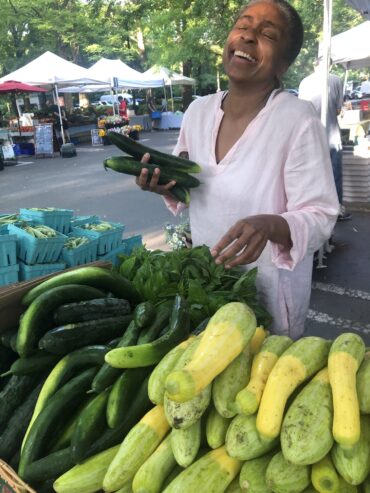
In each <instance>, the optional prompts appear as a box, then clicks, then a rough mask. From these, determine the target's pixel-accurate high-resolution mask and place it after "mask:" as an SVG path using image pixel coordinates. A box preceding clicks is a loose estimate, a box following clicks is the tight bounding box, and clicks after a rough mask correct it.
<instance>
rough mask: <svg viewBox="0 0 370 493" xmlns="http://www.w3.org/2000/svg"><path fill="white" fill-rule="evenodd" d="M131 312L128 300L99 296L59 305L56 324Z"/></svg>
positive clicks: (55, 319) (85, 320) (55, 314)
mask: <svg viewBox="0 0 370 493" xmlns="http://www.w3.org/2000/svg"><path fill="white" fill-rule="evenodd" d="M130 312H131V307H130V304H129V302H128V301H127V300H123V299H120V298H97V299H96V300H87V301H78V302H75V303H67V304H66V305H61V306H59V307H58V308H57V309H56V310H55V311H54V322H55V324H56V325H64V324H73V323H76V322H88V321H89V320H97V319H99V318H107V317H115V316H118V315H128V314H129V313H130Z"/></svg>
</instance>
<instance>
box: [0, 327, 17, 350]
mask: <svg viewBox="0 0 370 493" xmlns="http://www.w3.org/2000/svg"><path fill="white" fill-rule="evenodd" d="M17 334H18V327H13V328H12V329H9V330H6V331H5V332H3V333H2V334H1V335H0V342H1V344H2V345H3V346H5V347H7V348H10V349H11V348H12V345H11V340H12V338H13V337H14V336H16V335H17Z"/></svg>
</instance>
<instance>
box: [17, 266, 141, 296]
mask: <svg viewBox="0 0 370 493" xmlns="http://www.w3.org/2000/svg"><path fill="white" fill-rule="evenodd" d="M65 284H79V285H87V286H93V287H96V288H98V289H101V290H104V291H107V292H110V293H113V294H114V295H115V296H117V298H123V299H124V300H128V301H129V302H130V303H133V304H134V305H136V304H137V303H139V302H140V301H141V300H140V296H139V294H138V292H137V291H136V289H135V288H134V286H133V285H132V284H131V282H130V281H129V280H128V279H126V278H125V277H123V276H121V275H120V274H118V273H117V272H114V271H111V270H108V269H103V268H102V267H94V266H86V267H80V268H78V269H74V270H71V271H68V272H62V273H61V274H58V275H56V276H54V277H51V278H50V279H47V280H46V281H44V282H42V283H41V284H39V285H38V286H35V287H34V288H32V289H30V291H28V293H26V294H25V296H24V297H23V298H22V304H23V305H29V304H30V303H31V302H32V301H33V300H34V299H35V298H37V297H38V296H39V295H40V294H42V293H45V292H46V291H49V290H50V289H51V288H54V287H57V286H64V285H65ZM99 297H100V296H96V298H99ZM71 301H82V299H80V300H71ZM64 303H69V301H64ZM61 304H62V303H61Z"/></svg>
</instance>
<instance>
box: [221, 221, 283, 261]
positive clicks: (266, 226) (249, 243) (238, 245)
mask: <svg viewBox="0 0 370 493" xmlns="http://www.w3.org/2000/svg"><path fill="white" fill-rule="evenodd" d="M268 240H271V241H273V242H276V243H280V244H282V245H283V246H286V247H287V248H291V238H290V229H289V226H288V223H287V222H286V221H285V219H284V218H282V217H281V216H278V215H273V214H260V215H257V216H250V217H246V218H245V219H241V220H239V221H238V222H236V223H235V224H234V226H232V227H231V228H230V229H229V231H228V232H227V233H226V234H225V235H224V236H223V237H222V238H221V240H220V241H219V242H218V243H217V244H216V245H215V246H214V247H213V248H211V254H212V255H213V257H215V261H216V263H217V264H223V263H225V267H226V268H230V267H235V266H236V265H244V264H250V263H252V262H255V261H256V260H257V259H258V258H259V256H260V255H261V253H262V251H263V249H264V248H265V246H266V243H267V241H268Z"/></svg>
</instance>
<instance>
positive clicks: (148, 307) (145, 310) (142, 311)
mask: <svg viewBox="0 0 370 493" xmlns="http://www.w3.org/2000/svg"><path fill="white" fill-rule="evenodd" d="M154 316H155V306H154V305H153V303H152V302H151V301H143V302H142V303H139V304H138V305H136V308H135V310H134V321H135V324H136V325H137V326H138V327H139V329H143V328H144V327H147V326H148V325H149V324H150V322H151V321H152V320H153V318H154Z"/></svg>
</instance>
